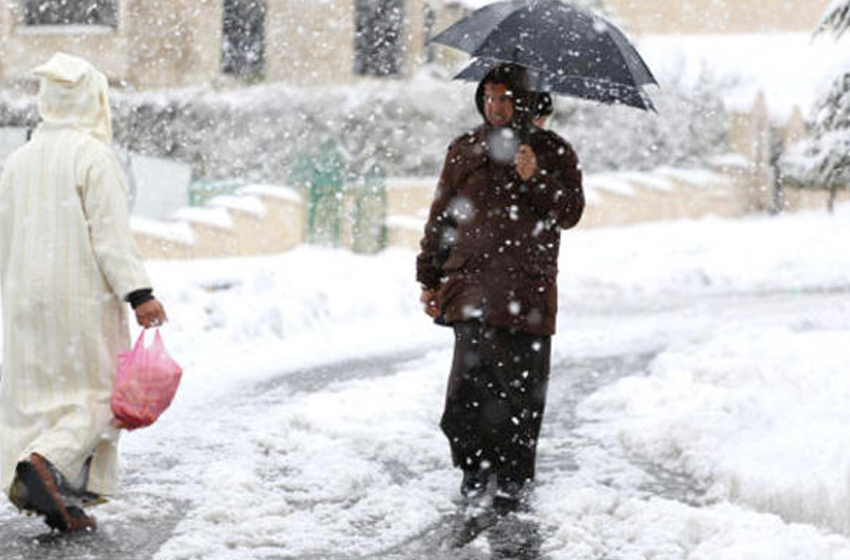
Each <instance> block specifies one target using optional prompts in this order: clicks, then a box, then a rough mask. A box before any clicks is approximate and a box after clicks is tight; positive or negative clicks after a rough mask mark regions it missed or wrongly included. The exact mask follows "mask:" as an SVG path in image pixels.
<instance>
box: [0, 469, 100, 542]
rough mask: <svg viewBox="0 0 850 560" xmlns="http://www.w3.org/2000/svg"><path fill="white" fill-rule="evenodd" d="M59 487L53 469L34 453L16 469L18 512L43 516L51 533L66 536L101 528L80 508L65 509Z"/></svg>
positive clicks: (14, 491)
mask: <svg viewBox="0 0 850 560" xmlns="http://www.w3.org/2000/svg"><path fill="white" fill-rule="evenodd" d="M59 487H60V484H59V481H58V480H57V476H56V475H55V474H54V468H53V466H52V465H51V464H50V463H49V462H48V461H47V460H46V459H45V458H44V457H42V456H41V455H39V454H37V453H33V454H32V455H30V457H29V459H28V460H26V461H21V462H20V463H18V464H17V466H16V467H15V481H14V482H13V484H12V491H11V492H10V496H9V497H10V498H12V501H13V503H14V504H15V505H16V506H17V507H18V508H20V509H23V510H28V511H33V512H35V513H37V514H39V515H43V516H44V521H45V523H47V525H48V526H49V527H50V528H51V529H57V530H58V531H61V532H63V533H64V532H68V531H93V530H95V528H96V527H97V524H96V522H95V520H94V518H93V517H91V516H88V515H86V514H85V512H84V511H83V510H82V509H80V508H79V507H76V506H71V507H67V506H66V505H65V501H64V500H63V499H62V495H61V494H60V491H59Z"/></svg>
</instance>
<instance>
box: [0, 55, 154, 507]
mask: <svg viewBox="0 0 850 560" xmlns="http://www.w3.org/2000/svg"><path fill="white" fill-rule="evenodd" d="M67 58H69V59H70V58H72V57H67ZM54 59H55V57H54ZM54 59H52V60H51V62H55V60H54ZM75 60H76V61H79V60H81V59H74V60H72V61H71V62H72V64H71V65H70V66H71V69H70V76H64V75H63V74H62V71H63V68H62V66H61V63H64V62H65V60H63V59H60V61H59V63H60V64H59V66H58V68H57V64H54V67H53V68H52V69H51V68H48V70H50V71H52V72H53V75H51V74H50V72H45V73H43V74H41V76H42V78H44V79H43V81H42V94H40V95H42V99H40V105H39V109H40V112H41V115H42V118H43V119H44V123H42V125H40V127H39V128H38V129H37V130H36V132H35V134H34V136H33V139H32V140H31V141H30V142H29V143H27V144H26V145H25V146H23V147H22V148H20V149H18V150H17V151H16V152H14V153H13V154H12V155H11V156H9V158H8V159H7V161H6V163H5V167H4V170H3V175H2V178H0V294H2V311H3V366H2V373H0V487H2V489H3V490H4V491H5V492H6V493H8V492H9V489H10V487H11V483H12V480H13V477H14V470H15V465H16V463H17V462H18V461H20V460H22V459H24V458H26V457H28V456H29V454H30V453H32V452H37V453H39V454H41V455H42V456H44V457H45V458H47V459H48V460H49V461H51V462H52V463H53V464H54V465H55V466H56V467H57V468H58V469H59V470H60V472H62V473H63V474H64V475H65V476H66V477H67V478H68V479H69V480H70V481H72V482H76V483H77V484H81V483H82V482H83V480H84V475H85V469H84V466H85V463H86V461H87V460H88V459H89V458H91V463H90V467H89V470H88V480H87V484H86V488H87V489H88V490H89V491H92V492H95V493H98V494H106V495H109V494H114V493H115V491H116V486H117V448H116V445H117V439H118V431H117V430H116V429H114V428H113V427H112V426H111V420H112V412H111V409H110V405H109V401H110V396H111V393H112V383H113V377H114V374H115V367H116V355H117V353H118V352H120V351H123V350H126V349H127V348H128V347H129V332H128V326H127V304H126V303H124V302H123V298H124V297H125V296H126V295H127V294H128V293H130V292H132V291H134V290H137V289H141V288H147V287H150V286H151V283H150V280H149V279H148V276H147V274H146V272H145V269H144V266H143V265H142V262H141V260H140V258H139V255H138V250H137V249H136V246H135V242H134V241H133V237H132V234H131V232H130V226H129V215H128V214H129V210H128V202H127V193H126V183H125V181H124V178H123V175H122V172H121V168H120V166H119V165H118V163H117V161H116V159H115V157H114V154H113V153H112V151H111V149H110V148H109V146H108V144H107V143H106V142H107V141H109V140H111V126H110V123H109V122H108V119H109V111H108V105H106V106H105V107H104V105H105V104H106V80H105V79H103V76H102V75H101V74H100V73H99V72H97V71H96V70H94V69H93V68H92V67H91V66H89V65H88V63H85V65H83V66H79V65H78V66H76V67H75V66H74V61H75ZM82 62H85V61H82ZM48 64H50V63H48ZM46 66H47V65H46ZM80 68H82V69H83V72H82V76H83V78H82V79H80V75H81V72H79V70H80ZM75 70H76V72H75ZM52 79H55V80H57V81H58V82H59V85H58V86H57V85H56V84H54V83H52V82H51V80H52ZM63 79H64V80H65V81H64V82H63V81H62V80H63ZM74 80H76V82H75V81H74ZM69 83H70V87H69ZM52 86H55V87H60V86H61V87H62V88H63V89H62V90H61V91H60V92H59V97H54V99H53V103H52V104H51V103H49V102H48V103H42V102H41V101H43V100H44V95H43V94H44V93H45V90H48V91H47V93H48V96H47V99H48V101H50V97H49V90H50V88H51V87H52ZM75 88H76V89H79V90H80V92H79V93H74V94H73V95H72V96H71V97H70V98H69V97H68V91H72V90H73V89H75ZM92 94H94V95H92ZM92 103H94V104H95V107H94V108H93V107H90V106H89V105H91V104H92ZM97 104H99V105H100V107H97ZM104 119H105V120H106V122H104Z"/></svg>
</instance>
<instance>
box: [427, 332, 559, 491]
mask: <svg viewBox="0 0 850 560" xmlns="http://www.w3.org/2000/svg"><path fill="white" fill-rule="evenodd" d="M454 331H455V350H454V361H453V362H452V371H451V374H450V376H449V383H448V389H447V391H446V408H445V411H444V412H443V418H442V421H441V422H440V427H441V428H442V430H443V432H444V433H445V434H446V437H448V439H449V445H450V446H451V449H452V460H453V461H454V464H455V466H457V467H460V468H462V469H466V470H476V469H479V468H489V469H491V470H492V471H493V472H495V473H497V474H499V476H500V477H504V478H506V479H508V480H516V481H526V480H531V479H533V478H534V462H535V455H536V452H537V437H538V435H539V433H540V424H541V423H542V421H543V409H544V406H545V403H546V387H547V384H548V381H549V358H550V354H551V337H549V336H541V335H530V334H525V333H518V332H511V331H508V330H504V329H497V328H493V327H487V326H486V325H483V324H482V323H481V322H479V321H466V322H462V323H455V324H454Z"/></svg>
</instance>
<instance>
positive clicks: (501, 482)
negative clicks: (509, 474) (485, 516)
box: [493, 477, 526, 514]
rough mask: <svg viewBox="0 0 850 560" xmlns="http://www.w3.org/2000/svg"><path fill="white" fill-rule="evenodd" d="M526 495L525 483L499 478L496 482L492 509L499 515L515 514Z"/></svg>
mask: <svg viewBox="0 0 850 560" xmlns="http://www.w3.org/2000/svg"><path fill="white" fill-rule="evenodd" d="M525 495H526V491H525V483H524V482H522V481H519V480H512V479H509V478H502V477H499V478H498V479H497V480H496V493H495V494H494V495H493V507H494V508H495V509H496V511H498V512H499V513H501V514H505V513H510V512H515V511H517V510H518V509H519V507H520V504H521V503H522V501H523V500H524V498H525Z"/></svg>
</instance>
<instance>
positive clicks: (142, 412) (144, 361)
mask: <svg viewBox="0 0 850 560" xmlns="http://www.w3.org/2000/svg"><path fill="white" fill-rule="evenodd" d="M182 373H183V371H182V370H181V369H180V366H179V365H177V362H175V361H174V360H173V359H172V358H171V356H169V355H168V352H166V351H165V345H163V343H162V337H161V336H160V334H159V331H156V336H155V337H154V341H153V344H151V345H150V347H148V348H145V331H142V332H141V334H139V339H138V340H137V341H136V345H135V346H134V347H133V350H132V351H131V352H122V353H120V354H119V355H118V374H117V375H116V376H115V386H114V387H113V389H112V402H111V404H112V413H113V414H114V415H115V419H116V420H117V422H118V425H120V426H121V427H123V428H126V429H128V430H135V429H136V428H144V427H145V426H150V425H151V424H153V423H154V422H155V421H156V419H157V418H159V415H160V414H162V413H163V412H164V411H165V409H166V408H168V405H170V404H171V400H172V399H173V398H174V394H175V393H176V392H177V385H178V384H179V383H180V375H181V374H182Z"/></svg>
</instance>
